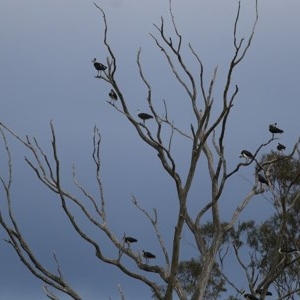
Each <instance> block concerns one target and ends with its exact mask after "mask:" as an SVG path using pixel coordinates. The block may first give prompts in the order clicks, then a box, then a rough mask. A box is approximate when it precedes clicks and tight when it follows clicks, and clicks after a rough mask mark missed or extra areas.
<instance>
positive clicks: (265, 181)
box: [257, 173, 269, 185]
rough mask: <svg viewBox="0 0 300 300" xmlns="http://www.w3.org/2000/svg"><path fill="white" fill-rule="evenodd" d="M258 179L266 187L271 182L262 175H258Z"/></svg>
mask: <svg viewBox="0 0 300 300" xmlns="http://www.w3.org/2000/svg"><path fill="white" fill-rule="evenodd" d="M257 178H258V181H259V182H260V183H264V184H266V185H269V182H268V180H267V179H266V178H265V177H264V176H262V175H261V174H259V173H258V174H257Z"/></svg>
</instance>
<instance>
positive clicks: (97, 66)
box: [92, 58, 299, 300]
mask: <svg viewBox="0 0 300 300" xmlns="http://www.w3.org/2000/svg"><path fill="white" fill-rule="evenodd" d="M92 63H93V64H94V67H95V69H96V70H97V72H98V73H97V76H96V77H100V76H101V72H102V71H105V70H106V69H107V67H106V66H105V65H103V64H102V63H100V62H98V61H97V59H96V58H94V59H93V60H92ZM108 96H109V98H110V102H111V103H112V104H114V103H115V102H116V101H117V100H118V96H117V94H116V92H115V91H114V90H113V89H111V90H110V92H109V94H108ZM138 117H139V118H140V119H141V120H142V121H143V124H144V125H145V121H146V120H149V119H152V118H153V116H151V115H149V114H147V113H139V114H138ZM269 131H270V132H271V133H272V137H273V138H274V135H275V134H281V133H283V132H284V131H283V130H282V129H280V128H278V127H277V123H274V124H270V125H269ZM285 149H286V147H285V146H284V145H283V144H281V143H278V145H277V150H278V151H283V150H285ZM240 157H244V158H246V161H247V162H248V160H253V159H255V157H254V155H253V154H252V153H251V152H250V151H248V150H242V151H241V155H240ZM257 178H258V181H259V182H260V183H261V184H266V185H268V186H269V182H268V180H267V179H266V178H265V177H264V176H263V175H261V174H260V173H258V174H257ZM137 241H138V240H137V239H135V238H133V237H131V236H126V237H124V242H125V243H126V244H127V245H128V247H130V245H131V244H132V243H136V242H137ZM278 252H279V253H280V254H285V255H287V254H293V253H296V252H299V251H298V250H297V249H294V248H291V249H286V250H285V249H282V248H279V250H278ZM142 255H143V257H144V258H145V260H146V263H148V262H149V259H154V258H156V256H155V255H154V254H152V253H151V252H148V251H144V250H142ZM255 292H256V294H262V292H263V290H262V289H257V290H256V291H255ZM242 295H243V296H244V298H246V299H247V300H259V299H258V298H257V297H255V296H254V295H252V294H246V293H245V291H243V292H242ZM266 296H272V293H271V292H269V291H267V292H266Z"/></svg>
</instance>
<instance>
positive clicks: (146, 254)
mask: <svg viewBox="0 0 300 300" xmlns="http://www.w3.org/2000/svg"><path fill="white" fill-rule="evenodd" d="M142 253H143V256H144V258H145V259H146V263H148V262H149V259H153V258H156V256H155V255H154V254H152V253H151V252H147V251H144V250H142Z"/></svg>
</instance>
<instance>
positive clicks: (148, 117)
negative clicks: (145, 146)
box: [138, 113, 153, 125]
mask: <svg viewBox="0 0 300 300" xmlns="http://www.w3.org/2000/svg"><path fill="white" fill-rule="evenodd" d="M138 116H139V118H140V119H142V120H143V124H144V125H145V121H146V120H149V119H153V116H151V115H149V114H146V113H139V114H138Z"/></svg>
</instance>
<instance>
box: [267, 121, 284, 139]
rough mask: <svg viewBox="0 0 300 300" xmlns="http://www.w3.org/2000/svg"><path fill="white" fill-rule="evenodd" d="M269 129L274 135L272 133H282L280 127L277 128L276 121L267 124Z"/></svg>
mask: <svg viewBox="0 0 300 300" xmlns="http://www.w3.org/2000/svg"><path fill="white" fill-rule="evenodd" d="M269 131H270V132H271V133H272V135H273V136H274V134H276V133H283V130H282V129H279V128H278V127H277V123H274V124H270V125H269Z"/></svg>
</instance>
